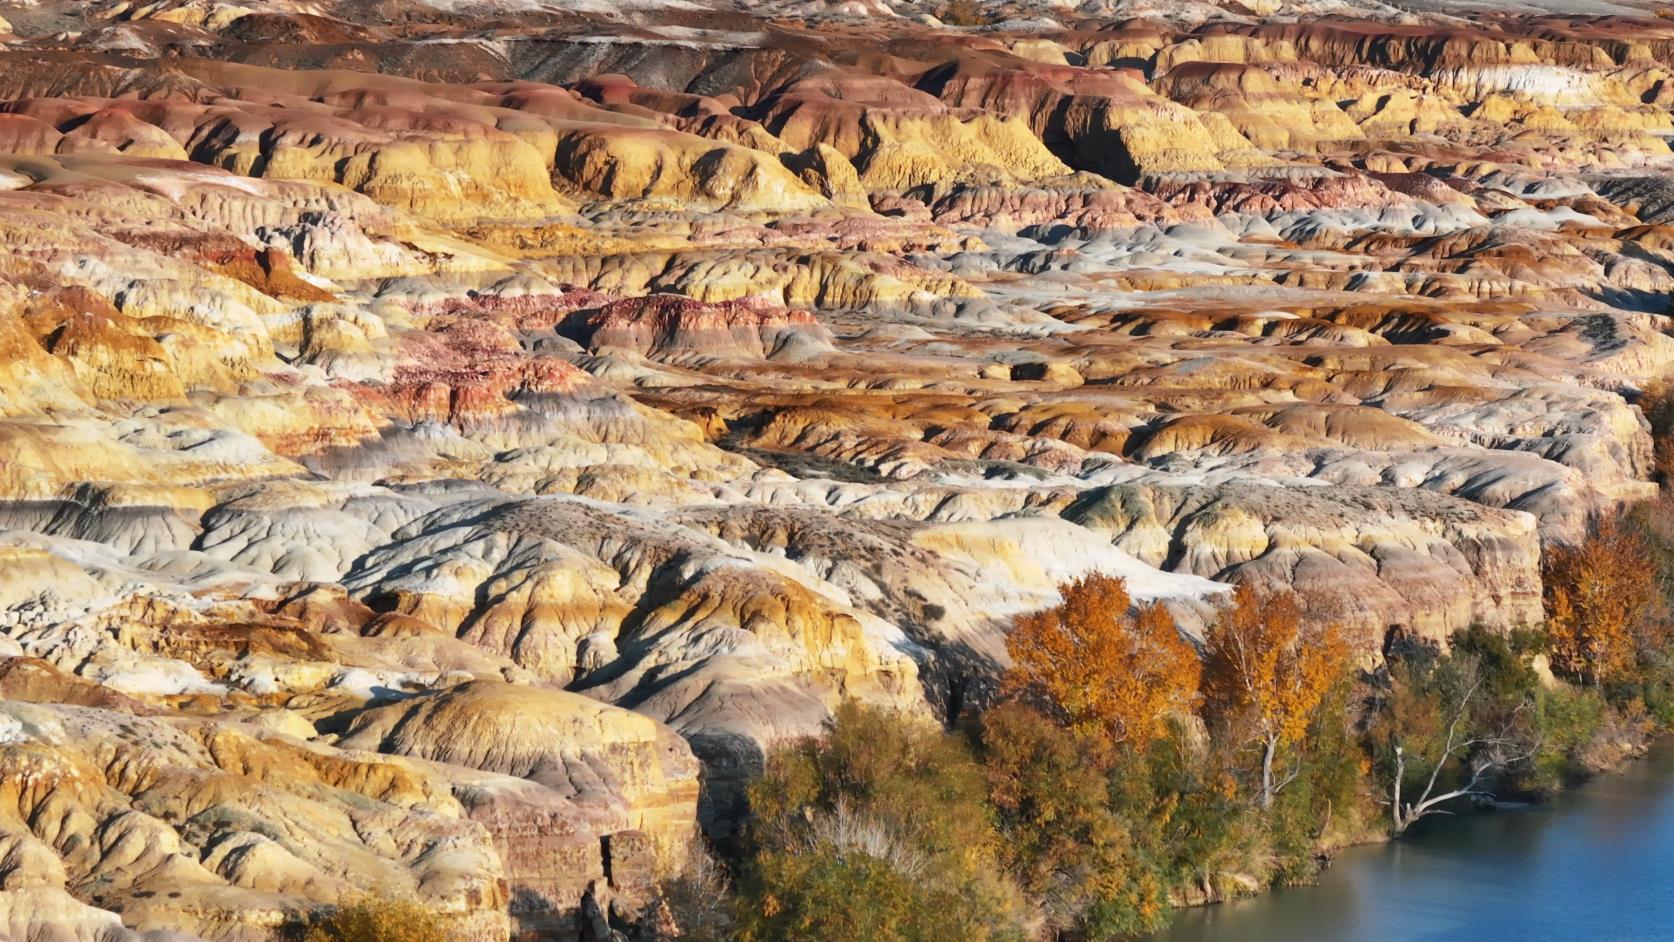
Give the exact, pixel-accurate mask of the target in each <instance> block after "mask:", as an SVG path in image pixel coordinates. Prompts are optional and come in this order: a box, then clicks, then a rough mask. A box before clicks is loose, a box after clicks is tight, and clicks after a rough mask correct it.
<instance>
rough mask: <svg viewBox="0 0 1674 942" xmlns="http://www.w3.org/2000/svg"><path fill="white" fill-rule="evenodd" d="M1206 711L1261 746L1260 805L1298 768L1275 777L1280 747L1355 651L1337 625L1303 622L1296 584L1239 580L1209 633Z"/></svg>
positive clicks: (1304, 723)
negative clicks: (1276, 587)
mask: <svg viewBox="0 0 1674 942" xmlns="http://www.w3.org/2000/svg"><path fill="white" fill-rule="evenodd" d="M1205 648H1206V650H1205V652H1204V665H1203V699H1204V713H1205V715H1206V718H1207V719H1208V720H1209V722H1210V723H1211V724H1212V726H1213V727H1214V728H1215V729H1216V730H1217V731H1218V732H1219V733H1220V734H1222V735H1224V736H1228V737H1230V738H1232V739H1234V740H1235V741H1237V742H1238V743H1239V744H1240V745H1242V744H1243V743H1245V742H1251V743H1254V744H1255V745H1257V746H1259V747H1260V749H1261V806H1262V807H1263V808H1268V807H1271V806H1272V804H1273V796H1274V795H1276V794H1277V793H1278V792H1279V790H1280V789H1282V788H1283V787H1284V786H1285V785H1287V784H1289V782H1290V780H1291V779H1292V778H1294V777H1295V773H1292V774H1291V775H1290V776H1287V777H1286V778H1284V779H1282V780H1275V778H1274V772H1273V760H1274V758H1275V756H1276V755H1277V754H1278V751H1279V747H1280V746H1283V745H1286V744H1288V743H1294V742H1297V741H1298V740H1300V739H1301V738H1302V736H1303V735H1304V734H1305V733H1306V732H1307V730H1308V724H1309V722H1311V720H1312V718H1313V714H1314V710H1316V709H1318V707H1319V704H1320V701H1322V700H1323V699H1324V698H1325V695H1326V693H1327V692H1329V691H1330V690H1331V687H1332V685H1334V684H1335V683H1336V682H1337V681H1338V680H1339V679H1340V678H1341V677H1342V676H1343V672H1344V671H1345V670H1346V669H1347V667H1348V659H1349V651H1348V645H1347V644H1346V643H1345V642H1344V640H1343V637H1342V634H1341V632H1339V631H1338V630H1337V629H1336V627H1335V626H1331V625H1323V626H1307V627H1305V626H1304V625H1303V619H1302V611H1301V609H1300V608H1299V607H1298V606H1297V602H1296V596H1295V595H1294V594H1292V593H1290V592H1262V591H1260V590H1258V589H1256V588H1255V587H1253V586H1251V585H1250V584H1249V583H1244V584H1241V585H1239V586H1238V587H1237V588H1236V589H1235V590H1233V594H1232V604H1231V606H1229V607H1228V608H1226V609H1225V610H1224V611H1222V612H1221V615H1220V617H1219V618H1218V619H1216V621H1215V624H1214V625H1213V626H1212V627H1211V628H1210V629H1209V634H1208V636H1207V638H1206V640H1205Z"/></svg>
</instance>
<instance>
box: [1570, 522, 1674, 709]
mask: <svg viewBox="0 0 1674 942" xmlns="http://www.w3.org/2000/svg"><path fill="white" fill-rule="evenodd" d="M1657 599H1658V585H1657V568H1656V563H1655V561H1654V560H1653V558H1652V553H1651V550H1650V547H1648V546H1647V545H1646V544H1645V540H1644V538H1643V537H1641V536H1640V535H1639V534H1638V533H1636V532H1634V531H1633V530H1631V529H1629V528H1627V527H1625V526H1623V525H1622V524H1621V523H1620V522H1619V521H1618V520H1616V519H1615V518H1614V517H1603V518H1600V519H1598V520H1595V521H1594V522H1593V524H1592V526H1591V527H1590V530H1589V532H1588V534H1587V536H1586V537H1585V538H1583V539H1581V540H1580V541H1579V542H1576V543H1570V544H1564V545H1557V546H1553V547H1551V548H1549V549H1548V550H1547V551H1546V630H1547V634H1548V636H1549V637H1550V639H1551V658H1552V667H1553V668H1554V669H1556V670H1557V671H1559V672H1561V673H1563V674H1566V675H1568V676H1570V677H1572V678H1574V679H1576V680H1578V681H1580V682H1581V683H1583V684H1589V685H1591V684H1597V683H1599V682H1601V681H1603V680H1606V679H1608V678H1609V677H1611V676H1613V675H1615V674H1617V673H1618V672H1620V671H1622V670H1624V669H1626V668H1630V667H1632V666H1633V662H1634V659H1635V656H1636V654H1637V648H1638V639H1639V634H1640V632H1641V631H1642V630H1643V629H1644V627H1645V625H1646V623H1647V622H1648V621H1649V620H1650V619H1651V617H1652V616H1653V614H1654V613H1655V607H1656V603H1657Z"/></svg>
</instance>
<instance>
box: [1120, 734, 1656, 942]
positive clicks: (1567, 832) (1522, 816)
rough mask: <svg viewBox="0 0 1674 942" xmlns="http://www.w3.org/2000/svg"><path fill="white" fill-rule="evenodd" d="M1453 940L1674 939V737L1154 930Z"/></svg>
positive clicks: (1363, 941)
mask: <svg viewBox="0 0 1674 942" xmlns="http://www.w3.org/2000/svg"><path fill="white" fill-rule="evenodd" d="M1416 830H1417V829H1416V828H1415V831H1416ZM1454 940H1459V942H1501V940H1505V942H1548V940H1549V942H1665V940H1674V746H1670V745H1664V746H1660V747H1659V748H1657V749H1656V750H1654V751H1653V752H1652V753H1651V754H1650V755H1649V756H1647V757H1646V758H1645V759H1643V760H1641V761H1639V762H1635V763H1632V764H1630V765H1629V766H1628V767H1627V768H1626V769H1624V770H1623V771H1622V772H1621V773H1620V774H1615V775H1607V776H1602V777H1600V778H1597V779H1594V780H1593V781H1592V782H1589V783H1588V784H1586V785H1584V786H1581V787H1580V788H1576V789H1571V790H1570V791H1568V792H1566V793H1565V794H1563V795H1561V796H1559V798H1558V799H1557V800H1556V801H1554V802H1553V803H1551V804H1549V805H1545V806H1542V807H1536V808H1527V809H1516V810H1501V811H1496V812H1493V813H1491V814H1483V815H1473V816H1467V817H1459V818H1447V817H1441V818H1431V819H1429V820H1427V821H1426V822H1424V830H1423V831H1422V832H1418V833H1414V834H1411V835H1409V836H1408V837H1407V838H1406V839H1404V840H1401V841H1397V842H1394V843H1391V844H1384V845H1376V846H1368V847H1357V848H1352V849H1350V850H1347V851H1344V852H1343V853H1341V854H1339V855H1338V857H1337V859H1336V861H1335V863H1333V865H1332V866H1331V868H1330V869H1329V870H1327V871H1325V872H1324V873H1323V874H1321V876H1320V879H1319V882H1318V884H1317V885H1314V886H1305V887H1296V888H1291V889H1283V890H1279V891H1276V892H1274V893H1271V894H1268V895H1266V896H1262V897H1257V898H1255V899H1250V900H1244V901H1240V902H1236V903H1228V904H1225V905H1221V906H1207V907H1201V908H1196V909H1189V910H1182V911H1181V912H1180V914H1179V915H1178V916H1177V917H1176V918H1175V921H1174V923H1173V925H1172V926H1171V927H1170V928H1169V929H1168V930H1167V931H1165V932H1162V933H1159V934H1158V935H1156V936H1154V937H1153V942H1454Z"/></svg>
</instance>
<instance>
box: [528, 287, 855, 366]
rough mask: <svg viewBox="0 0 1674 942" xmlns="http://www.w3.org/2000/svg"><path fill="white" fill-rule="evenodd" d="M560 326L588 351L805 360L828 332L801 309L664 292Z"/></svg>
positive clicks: (825, 347)
mask: <svg viewBox="0 0 1674 942" xmlns="http://www.w3.org/2000/svg"><path fill="white" fill-rule="evenodd" d="M559 331H560V333H562V334H564V335H565V336H567V337H570V338H572V339H574V340H575V341H576V342H577V343H580V344H581V345H583V346H585V347H587V348H588V349H590V350H598V349H601V348H604V347H616V348H621V349H624V350H631V351H633V352H635V353H638V354H641V355H644V356H652V357H659V358H663V357H676V356H680V355H683V354H698V355H702V356H713V357H730V358H743V359H754V360H760V359H787V358H789V359H805V358H807V357H810V356H816V355H819V354H820V353H825V352H829V351H830V350H831V349H832V347H831V340H830V334H829V333H828V332H827V331H826V329H825V328H824V327H823V326H821V325H820V323H819V321H817V320H815V319H814V317H813V316H812V315H811V314H809V313H808V312H806V311H791V310H784V309H780V308H774V307H770V306H767V305H763V304H752V303H747V302H726V303H721V304H704V303H701V302H697V301H692V300H690V299H688V298H681V297H677V296H675V295H666V294H664V295H651V296H649V297H646V298H633V299H627V300H622V301H616V302H613V303H611V304H608V305H605V306H604V307H601V308H597V309H595V310H592V311H580V312H577V313H576V314H573V315H571V316H570V317H569V318H567V319H566V320H565V322H564V323H563V324H562V325H561V326H560V327H559Z"/></svg>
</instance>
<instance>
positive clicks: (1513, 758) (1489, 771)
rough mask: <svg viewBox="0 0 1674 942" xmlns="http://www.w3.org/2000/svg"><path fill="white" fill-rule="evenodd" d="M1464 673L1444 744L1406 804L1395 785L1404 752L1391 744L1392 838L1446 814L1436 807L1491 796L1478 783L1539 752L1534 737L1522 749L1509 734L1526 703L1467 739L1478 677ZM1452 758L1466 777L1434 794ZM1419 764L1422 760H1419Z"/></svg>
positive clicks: (1473, 671) (1400, 778)
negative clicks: (1489, 730)
mask: <svg viewBox="0 0 1674 942" xmlns="http://www.w3.org/2000/svg"><path fill="white" fill-rule="evenodd" d="M1469 672H1470V673H1469V676H1470V683H1469V685H1468V686H1467V687H1466V688H1465V693H1464V695H1463V696H1461V697H1460V698H1459V702H1458V703H1457V704H1456V705H1455V706H1454V709H1453V716H1452V718H1451V719H1450V720H1449V722H1448V724H1447V741H1446V742H1445V743H1444V744H1443V746H1442V751H1441V754H1440V755H1438V756H1437V757H1436V760H1435V763H1434V765H1433V766H1432V767H1431V769H1430V777H1429V779H1427V780H1426V781H1425V783H1424V790H1423V791H1421V792H1420V793H1419V794H1418V797H1417V798H1415V799H1413V800H1411V801H1407V800H1404V799H1403V797H1402V795H1401V786H1402V784H1403V781H1404V780H1405V779H1406V773H1407V755H1406V751H1405V750H1404V749H1403V748H1402V747H1401V744H1400V743H1399V742H1397V743H1396V744H1395V781H1394V783H1393V784H1392V785H1391V795H1390V800H1389V802H1388V804H1389V813H1390V828H1389V830H1390V833H1391V834H1392V835H1393V836H1395V837H1400V836H1401V835H1402V834H1405V833H1406V832H1407V828H1410V827H1412V825H1413V823H1414V822H1415V821H1417V820H1418V819H1420V818H1422V817H1425V816H1426V815H1432V814H1452V812H1450V811H1447V810H1446V809H1444V808H1442V807H1441V806H1442V805H1444V804H1446V803H1447V802H1449V801H1452V800H1454V799H1456V798H1492V797H1493V794H1494V793H1493V792H1491V791H1488V790H1487V789H1485V788H1483V787H1482V785H1483V783H1484V782H1485V781H1487V780H1488V779H1489V778H1490V777H1491V776H1493V775H1494V774H1495V773H1497V772H1500V771H1503V770H1505V769H1508V768H1510V767H1512V766H1514V765H1517V764H1518V763H1520V762H1526V761H1528V759H1530V758H1531V757H1532V756H1533V755H1534V754H1535V753H1536V752H1537V751H1539V749H1540V742H1539V740H1538V739H1537V740H1536V741H1535V742H1534V743H1533V744H1531V745H1526V746H1525V744H1524V743H1522V742H1520V741H1519V740H1518V739H1517V737H1516V736H1515V735H1514V733H1513V727H1514V725H1515V723H1516V720H1517V717H1518V716H1519V715H1521V714H1522V712H1523V710H1524V709H1525V707H1527V706H1528V704H1526V703H1524V704H1520V705H1519V706H1518V707H1517V709H1516V710H1515V711H1513V714H1512V717H1511V718H1510V719H1509V720H1508V721H1507V722H1506V723H1505V725H1504V726H1502V727H1501V729H1500V730H1499V731H1498V732H1497V733H1495V734H1493V735H1489V736H1470V735H1468V734H1467V733H1466V732H1465V731H1464V730H1463V727H1465V726H1466V725H1467V723H1468V722H1469V719H1470V709H1471V700H1472V699H1473V698H1474V697H1475V696H1476V693H1477V691H1478V690H1479V689H1480V688H1481V687H1482V673H1481V671H1480V670H1479V669H1478V668H1477V667H1476V665H1474V664H1473V665H1471V667H1470V668H1469ZM1455 756H1457V757H1460V758H1463V759H1464V760H1465V761H1466V762H1467V763H1468V764H1469V768H1470V775H1469V776H1468V777H1467V778H1466V779H1465V783H1464V784H1463V785H1462V786H1460V787H1458V788H1453V789H1449V790H1447V791H1444V792H1437V791H1436V786H1437V783H1438V782H1439V781H1440V780H1441V774H1442V770H1443V769H1445V768H1446V767H1447V765H1448V763H1450V762H1452V761H1453V759H1454V757H1455ZM1419 761H1422V757H1420V760H1419Z"/></svg>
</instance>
